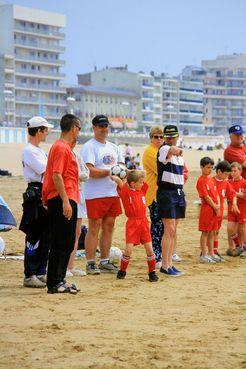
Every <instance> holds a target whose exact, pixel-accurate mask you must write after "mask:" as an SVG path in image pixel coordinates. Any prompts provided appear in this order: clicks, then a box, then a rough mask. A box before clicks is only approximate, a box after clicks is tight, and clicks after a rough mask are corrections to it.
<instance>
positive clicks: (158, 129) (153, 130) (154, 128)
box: [149, 126, 163, 138]
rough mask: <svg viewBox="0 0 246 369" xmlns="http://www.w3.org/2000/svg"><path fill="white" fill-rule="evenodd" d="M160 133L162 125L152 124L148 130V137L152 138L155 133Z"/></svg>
mask: <svg viewBox="0 0 246 369" xmlns="http://www.w3.org/2000/svg"><path fill="white" fill-rule="evenodd" d="M156 133H159V134H162V135H163V127H161V126H153V127H151V129H150V131H149V137H150V138H153V136H154V135H155V134H156Z"/></svg>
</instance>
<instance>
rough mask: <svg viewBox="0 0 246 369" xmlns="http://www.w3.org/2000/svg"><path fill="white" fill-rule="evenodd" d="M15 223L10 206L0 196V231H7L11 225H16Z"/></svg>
mask: <svg viewBox="0 0 246 369" xmlns="http://www.w3.org/2000/svg"><path fill="white" fill-rule="evenodd" d="M16 225H17V223H16V220H15V218H14V216H13V214H12V213H11V210H10V208H9V207H8V205H7V204H6V202H5V201H4V199H3V198H2V196H0V232H4V231H9V230H10V229H12V228H13V227H16Z"/></svg>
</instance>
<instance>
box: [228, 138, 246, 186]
mask: <svg viewBox="0 0 246 369" xmlns="http://www.w3.org/2000/svg"><path fill="white" fill-rule="evenodd" d="M224 159H225V160H227V161H229V163H232V162H234V161H237V162H238V163H240V164H243V162H246V145H242V146H239V147H237V146H232V145H229V146H228V147H227V148H226V149H225V151H224ZM242 177H243V178H245V179H246V168H243V172H242Z"/></svg>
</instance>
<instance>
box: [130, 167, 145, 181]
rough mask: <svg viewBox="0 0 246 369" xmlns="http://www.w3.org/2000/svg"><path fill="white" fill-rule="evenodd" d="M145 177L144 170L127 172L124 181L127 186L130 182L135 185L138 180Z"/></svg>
mask: <svg viewBox="0 0 246 369" xmlns="http://www.w3.org/2000/svg"><path fill="white" fill-rule="evenodd" d="M145 176H146V173H145V170H129V171H128V172H127V177H126V180H127V183H128V184H130V183H131V182H134V183H136V182H137V181H138V180H139V179H140V178H145Z"/></svg>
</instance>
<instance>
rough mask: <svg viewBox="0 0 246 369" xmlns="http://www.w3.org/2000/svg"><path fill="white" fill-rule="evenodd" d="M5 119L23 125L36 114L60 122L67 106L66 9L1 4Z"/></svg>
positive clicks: (0, 118) (0, 90)
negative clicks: (63, 70)
mask: <svg viewBox="0 0 246 369" xmlns="http://www.w3.org/2000/svg"><path fill="white" fill-rule="evenodd" d="M0 23H1V29H2V30H4V31H1V32H0V71H1V77H0V122H4V124H5V125H15V126H24V125H25V123H26V120H27V119H28V118H30V117H31V116H33V115H43V116H45V117H46V118H47V119H49V120H50V121H53V122H55V123H56V122H58V121H59V119H60V117H61V115H62V114H63V113H64V110H65V107H66V101H65V94H66V91H65V88H63V87H61V85H60V83H61V80H62V79H64V77H65V75H64V74H63V73H61V67H62V66H64V64H65V62H64V60H62V59H61V54H62V53H64V51H65V48H64V46H62V45H61V42H62V41H63V40H64V38H65V34H64V33H63V32H62V28H64V27H65V25H66V18H65V16H64V15H62V14H58V13H51V12H47V11H43V10H39V9H33V8H27V7H22V6H17V5H13V4H1V5H0Z"/></svg>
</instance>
